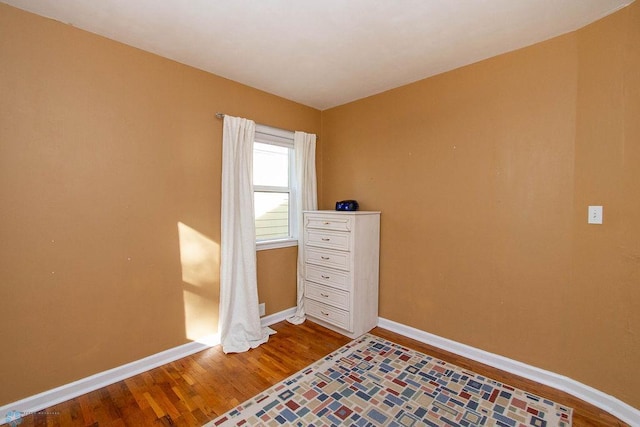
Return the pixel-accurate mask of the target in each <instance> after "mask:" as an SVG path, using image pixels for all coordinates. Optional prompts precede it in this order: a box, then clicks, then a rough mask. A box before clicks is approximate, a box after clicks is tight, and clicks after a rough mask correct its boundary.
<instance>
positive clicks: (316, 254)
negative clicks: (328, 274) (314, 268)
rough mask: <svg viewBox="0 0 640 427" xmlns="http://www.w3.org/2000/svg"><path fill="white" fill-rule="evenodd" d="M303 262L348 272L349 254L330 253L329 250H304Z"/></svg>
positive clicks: (308, 248) (309, 248)
mask: <svg viewBox="0 0 640 427" xmlns="http://www.w3.org/2000/svg"><path fill="white" fill-rule="evenodd" d="M304 253H305V262H308V263H310V264H316V265H322V266H325V267H331V268H338V269H340V270H345V271H350V270H351V262H350V259H351V258H350V256H349V255H350V254H349V252H339V251H332V250H330V249H320V248H312V247H309V246H307V247H306V248H305V251H304Z"/></svg>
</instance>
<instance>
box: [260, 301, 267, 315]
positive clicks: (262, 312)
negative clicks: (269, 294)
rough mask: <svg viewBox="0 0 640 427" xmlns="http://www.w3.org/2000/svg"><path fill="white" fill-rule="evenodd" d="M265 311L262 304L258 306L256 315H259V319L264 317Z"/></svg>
mask: <svg viewBox="0 0 640 427" xmlns="http://www.w3.org/2000/svg"><path fill="white" fill-rule="evenodd" d="M265 310H266V308H265V306H264V303H261V304H260V305H258V313H259V314H260V317H262V316H264V313H265Z"/></svg>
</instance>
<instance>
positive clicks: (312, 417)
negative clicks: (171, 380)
mask: <svg viewBox="0 0 640 427" xmlns="http://www.w3.org/2000/svg"><path fill="white" fill-rule="evenodd" d="M571 414H572V409H571V408H568V407H565V406H562V405H559V404H557V403H555V402H552V401H550V400H547V399H543V398H541V397H538V396H535V395H532V394H530V393H527V392H525V391H522V390H518V389H515V388H513V387H510V386H508V385H506V384H502V383H499V382H497V381H494V380H491V379H489V378H485V377H483V376H481V375H478V374H475V373H473V372H469V371H466V370H464V369H462V368H459V367H457V366H455V365H452V364H449V363H446V362H443V361H441V360H438V359H434V358H432V357H430V356H427V355H425V354H422V353H420V352H417V351H414V350H410V349H408V348H405V347H402V346H400V345H398V344H395V343H392V342H389V341H386V340H384V339H382V338H379V337H376V336H374V335H369V334H365V335H363V336H362V337H360V338H358V339H356V340H354V341H352V342H351V343H349V344H347V345H345V346H344V347H342V348H340V349H338V350H336V351H335V352H333V353H331V354H330V355H328V356H327V357H325V358H324V359H322V360H320V361H318V362H316V363H314V364H312V365H310V366H309V367H307V368H305V369H303V370H302V371H300V372H298V373H297V374H294V375H293V376H291V377H289V378H288V379H286V380H284V381H282V382H281V383H279V384H276V385H275V386H273V387H271V388H270V389H268V390H266V391H265V392H263V393H261V394H259V395H257V396H255V397H254V398H253V399H250V400H248V401H246V402H244V403H243V404H241V405H239V406H238V407H236V408H234V409H232V410H231V411H229V412H227V413H226V414H224V415H222V416H220V417H218V418H217V419H215V420H213V421H211V422H210V423H208V424H206V427H214V426H216V427H217V426H252V427H253V426H281V425H290V426H305V427H310V426H317V427H320V426H343V425H353V426H362V427H364V426H433V427H436V426H437V427H440V426H464V427H471V426H508V427H524V426H536V427H552V426H559V427H569V426H571Z"/></svg>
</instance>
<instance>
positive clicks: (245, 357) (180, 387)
mask: <svg viewBox="0 0 640 427" xmlns="http://www.w3.org/2000/svg"><path fill="white" fill-rule="evenodd" d="M272 329H274V330H276V331H277V332H278V333H277V334H275V335H272V336H271V337H270V339H269V342H268V343H266V344H264V345H262V346H260V347H258V348H256V349H253V350H250V351H248V352H245V353H240V354H229V355H226V354H224V353H223V352H222V349H221V348H220V346H217V347H213V348H211V349H208V350H205V351H202V352H200V353H196V354H193V355H191V356H189V357H185V358H183V359H180V360H177V361H175V362H172V363H169V364H167V365H164V366H161V367H158V368H156V369H152V370H151V371H148V372H144V373H142V374H139V375H136V376H134V377H131V378H128V379H126V380H123V381H119V382H117V383H115V384H112V385H109V386H107V387H105V388H102V389H99V390H96V391H93V392H91V393H88V394H85V395H82V396H79V397H77V398H75V399H72V400H70V401H68V402H63V403H61V404H59V405H56V406H53V407H51V408H47V409H45V410H43V411H42V413H43V414H40V415H28V416H26V417H25V418H24V419H23V420H22V422H21V423H20V427H31V426H82V427H87V426H95V427H103V426H115V427H120V426H146V425H149V426H188V427H191V426H202V425H203V424H205V423H206V422H207V421H209V420H212V419H214V418H216V417H217V416H218V415H221V414H223V413H225V412H226V411H228V410H229V409H232V408H233V407H235V406H237V405H238V404H240V403H242V402H244V401H245V400H247V399H250V398H251V397H253V396H254V395H256V394H257V393H259V392H261V391H263V390H265V389H267V388H269V387H270V386H271V385H273V384H276V383H278V382H279V381H282V380H283V379H285V378H287V377H289V376H291V375H293V374H294V373H296V372H298V371H299V370H301V369H303V368H305V367H306V366H308V365H309V364H311V363H313V362H315V361H316V360H319V359H321V358H322V357H324V356H326V355H327V354H329V353H331V352H332V351H335V350H337V349H338V348H340V347H341V346H343V345H344V344H347V343H348V342H350V341H351V340H350V339H349V338H347V337H345V336H343V335H340V334H338V333H336V332H333V331H330V330H328V329H326V328H323V327H322V326H319V325H316V324H314V323H312V322H310V321H307V322H305V323H303V324H302V325H297V326H294V325H291V324H289V323H287V322H281V323H278V324H276V325H273V326H272ZM372 333H373V334H375V335H378V336H380V337H382V338H385V339H388V340H390V341H393V342H396V343H398V344H401V345H403V346H406V347H408V348H411V349H414V350H417V351H420V352H422V353H426V354H429V355H431V356H433V357H436V358H438V359H441V360H444V361H446V362H449V363H453V364H455V365H457V366H460V367H462V368H464V369H469V370H472V371H474V372H476V373H478V374H481V375H485V376H487V377H490V378H493V379H495V380H497V381H500V382H503V383H506V384H509V385H511V386H514V387H517V388H520V389H523V390H526V391H529V392H531V393H534V394H537V395H541V396H543V397H547V398H549V399H551V400H554V401H556V402H558V403H561V404H564V405H567V406H570V407H572V408H574V416H573V425H574V426H575V427H590V426H594V427H595V426H598V427H600V426H609V427H611V426H627V424H625V423H623V422H622V421H620V420H618V419H617V418H615V417H614V416H612V415H610V414H608V413H606V412H605V411H602V410H601V409H599V408H597V407H595V406H593V405H590V404H588V403H586V402H583V401H581V400H580V399H577V398H576V397H574V396H571V395H569V394H567V393H564V392H562V391H559V390H555V389H552V388H550V387H547V386H544V385H541V384H537V383H535V382H533V381H530V380H527V379H525V378H521V377H517V376H514V375H512V374H509V373H507V372H503V371H500V370H498V369H495V368H493V367H490V366H487V365H483V364H480V363H477V362H474V361H472V360H469V359H465V358H463V357H461V356H458V355H455V354H452V353H449V352H446V351H443V350H441V349H438V348H435V347H432V346H429V345H426V344H423V343H420V342H418V341H415V340H412V339H410V338H407V337H403V336H401V335H398V334H396V333H393V332H390V331H387V330H384V329H382V328H375V329H374V330H373V331H372Z"/></svg>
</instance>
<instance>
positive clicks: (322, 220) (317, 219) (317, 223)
mask: <svg viewBox="0 0 640 427" xmlns="http://www.w3.org/2000/svg"><path fill="white" fill-rule="evenodd" d="M351 221H352V219H351V218H348V217H333V216H331V215H307V216H306V217H305V224H304V225H305V228H315V229H320V230H334V231H351Z"/></svg>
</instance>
